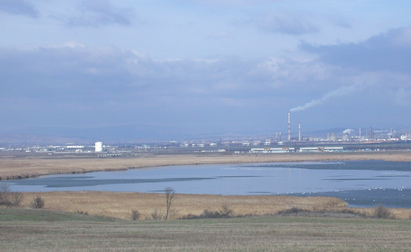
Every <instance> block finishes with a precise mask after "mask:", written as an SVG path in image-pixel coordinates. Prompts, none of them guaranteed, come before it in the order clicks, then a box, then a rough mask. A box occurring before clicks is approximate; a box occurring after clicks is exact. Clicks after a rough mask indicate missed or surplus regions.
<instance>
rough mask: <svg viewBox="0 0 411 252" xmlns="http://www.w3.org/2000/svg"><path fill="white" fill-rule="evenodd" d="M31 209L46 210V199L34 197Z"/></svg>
mask: <svg viewBox="0 0 411 252" xmlns="http://www.w3.org/2000/svg"><path fill="white" fill-rule="evenodd" d="M31 207H32V208H36V209H40V208H44V199H42V198H41V197H40V196H37V197H34V198H33V201H32V202H31Z"/></svg>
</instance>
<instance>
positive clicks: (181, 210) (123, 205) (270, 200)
mask: <svg viewBox="0 0 411 252" xmlns="http://www.w3.org/2000/svg"><path fill="white" fill-rule="evenodd" d="M37 196H40V197H41V198H43V199H44V200H45V209H48V210H56V211H65V212H73V213H76V212H81V213H87V214H88V215H97V216H105V217H113V218H119V219H131V211H132V210H133V209H135V210H137V211H139V212H140V214H141V219H142V220H147V219H148V220H149V219H152V213H153V212H154V211H155V210H157V212H159V213H161V214H162V215H164V214H165V211H166V199H165V195H164V194H157V193H153V194H151V193H134V192H133V193H124V192H92V191H84V192H47V193H24V200H23V202H22V205H21V207H22V208H30V203H31V202H32V200H33V198H34V197H37ZM224 205H225V206H227V207H229V208H230V209H231V210H233V215H234V216H247V215H253V216H262V215H273V214H277V213H278V212H279V211H284V210H288V209H291V208H298V209H304V210H309V211H317V212H321V211H327V212H335V213H338V212H342V211H344V210H347V209H350V210H351V211H354V212H357V213H362V214H363V215H366V216H372V214H373V209H360V208H347V203H346V202H344V201H342V200H340V199H337V198H332V197H295V196H221V195H192V194H176V195H175V198H174V201H173V203H172V207H171V209H172V215H171V216H170V219H177V218H181V217H184V216H187V215H189V214H192V215H201V214H202V213H203V212H204V210H208V211H218V210H220V209H221V208H222V207H223V206H224ZM390 211H391V212H392V213H393V214H394V217H395V218H397V219H410V217H411V209H390Z"/></svg>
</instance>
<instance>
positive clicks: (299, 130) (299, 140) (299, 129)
mask: <svg viewBox="0 0 411 252" xmlns="http://www.w3.org/2000/svg"><path fill="white" fill-rule="evenodd" d="M298 142H301V123H300V122H299V123H298Z"/></svg>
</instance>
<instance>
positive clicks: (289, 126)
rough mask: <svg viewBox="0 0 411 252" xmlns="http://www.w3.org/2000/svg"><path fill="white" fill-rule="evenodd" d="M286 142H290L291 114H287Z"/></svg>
mask: <svg viewBox="0 0 411 252" xmlns="http://www.w3.org/2000/svg"><path fill="white" fill-rule="evenodd" d="M288 141H291V113H290V112H288Z"/></svg>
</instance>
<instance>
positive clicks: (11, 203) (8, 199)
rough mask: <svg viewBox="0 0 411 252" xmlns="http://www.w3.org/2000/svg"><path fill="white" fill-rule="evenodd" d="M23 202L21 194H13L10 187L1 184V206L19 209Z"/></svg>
mask: <svg viewBox="0 0 411 252" xmlns="http://www.w3.org/2000/svg"><path fill="white" fill-rule="evenodd" d="M22 201H23V194H22V193H20V192H12V191H11V190H10V185H9V184H7V183H0V205H4V206H7V207H17V206H19V205H20V203H21V202H22Z"/></svg>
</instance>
